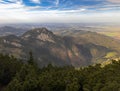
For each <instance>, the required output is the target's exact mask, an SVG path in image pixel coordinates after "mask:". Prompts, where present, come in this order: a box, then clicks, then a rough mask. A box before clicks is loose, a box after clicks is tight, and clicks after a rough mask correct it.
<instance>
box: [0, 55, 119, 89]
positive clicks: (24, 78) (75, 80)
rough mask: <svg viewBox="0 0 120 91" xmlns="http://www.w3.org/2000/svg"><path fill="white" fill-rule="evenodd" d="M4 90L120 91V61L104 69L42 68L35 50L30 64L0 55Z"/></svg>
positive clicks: (2, 87) (0, 69) (0, 74)
mask: <svg viewBox="0 0 120 91" xmlns="http://www.w3.org/2000/svg"><path fill="white" fill-rule="evenodd" d="M0 91H120V61H113V63H112V64H109V65H107V66H105V67H103V68H102V67H101V65H100V64H97V65H95V66H88V67H85V68H80V69H76V68H74V67H72V66H66V67H56V66H52V65H51V64H49V65H48V66H47V67H44V68H38V67H37V64H35V63H34V59H33V57H32V54H31V53H30V58H29V59H28V62H27V63H23V62H22V60H18V59H16V58H15V57H13V56H8V55H2V54H0Z"/></svg>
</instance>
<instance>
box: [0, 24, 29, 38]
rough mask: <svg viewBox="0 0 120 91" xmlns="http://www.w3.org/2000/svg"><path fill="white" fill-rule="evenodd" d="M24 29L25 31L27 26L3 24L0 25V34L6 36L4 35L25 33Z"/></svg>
mask: <svg viewBox="0 0 120 91" xmlns="http://www.w3.org/2000/svg"><path fill="white" fill-rule="evenodd" d="M26 31H27V28H17V27H11V26H3V27H0V36H6V35H11V34H14V35H17V36H20V35H22V34H23V33H25V32H26Z"/></svg>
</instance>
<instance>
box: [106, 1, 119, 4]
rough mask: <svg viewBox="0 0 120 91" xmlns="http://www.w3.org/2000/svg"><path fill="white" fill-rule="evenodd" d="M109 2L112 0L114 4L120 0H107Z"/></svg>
mask: <svg viewBox="0 0 120 91" xmlns="http://www.w3.org/2000/svg"><path fill="white" fill-rule="evenodd" d="M107 1H109V2H112V3H116V4H120V0H107Z"/></svg>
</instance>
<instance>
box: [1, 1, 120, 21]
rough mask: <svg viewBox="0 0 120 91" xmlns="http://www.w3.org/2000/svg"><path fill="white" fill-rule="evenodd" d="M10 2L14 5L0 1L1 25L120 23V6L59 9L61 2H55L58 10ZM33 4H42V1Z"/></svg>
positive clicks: (106, 5)
mask: <svg viewBox="0 0 120 91" xmlns="http://www.w3.org/2000/svg"><path fill="white" fill-rule="evenodd" d="M9 1H10V2H12V3H8V2H5V0H1V1H0V23H25V22H26V23H34V22H35V23H42V22H47V23H48V22H50V23H51V22H64V23H70V22H71V23H76V22H78V23H79V22H120V21H119V20H120V11H118V10H117V9H120V6H119V5H116V4H105V5H101V4H99V5H92V6H89V5H87V6H86V5H82V6H79V7H72V6H71V7H72V8H69V7H67V9H59V8H61V6H60V0H55V3H54V5H56V6H58V9H46V8H48V7H45V8H43V7H42V6H27V5H25V4H24V2H23V0H9ZM31 2H34V3H40V0H32V1H31ZM109 2H110V0H109ZM41 3H42V1H41ZM118 7H119V8H118ZM116 8H117V9H116ZM106 11H107V12H106Z"/></svg>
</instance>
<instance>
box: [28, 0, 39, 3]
mask: <svg viewBox="0 0 120 91" xmlns="http://www.w3.org/2000/svg"><path fill="white" fill-rule="evenodd" d="M30 1H31V2H33V3H40V0H30Z"/></svg>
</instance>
